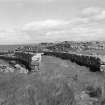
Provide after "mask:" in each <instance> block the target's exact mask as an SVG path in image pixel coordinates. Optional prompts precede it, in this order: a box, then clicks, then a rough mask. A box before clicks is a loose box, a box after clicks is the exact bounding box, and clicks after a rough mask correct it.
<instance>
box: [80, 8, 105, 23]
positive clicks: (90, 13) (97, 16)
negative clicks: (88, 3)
mask: <svg viewBox="0 0 105 105" xmlns="http://www.w3.org/2000/svg"><path fill="white" fill-rule="evenodd" d="M81 16H82V17H84V18H88V20H92V21H102V20H105V10H104V9H102V8H99V7H89V8H85V9H84V10H83V11H82V14H81Z"/></svg>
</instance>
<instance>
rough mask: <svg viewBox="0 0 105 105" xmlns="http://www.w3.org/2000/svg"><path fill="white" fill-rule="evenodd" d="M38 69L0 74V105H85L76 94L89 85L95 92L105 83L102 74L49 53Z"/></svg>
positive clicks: (104, 77)
mask: <svg viewBox="0 0 105 105" xmlns="http://www.w3.org/2000/svg"><path fill="white" fill-rule="evenodd" d="M40 71H41V72H35V73H33V74H30V75H26V74H18V73H0V105H84V104H83V102H82V101H81V100H80V99H79V98H78V97H77V98H76V96H80V94H81V92H82V91H83V90H86V89H87V87H89V86H90V87H91V89H90V90H92V89H93V90H92V92H94V93H97V92H99V90H98V87H99V89H101V87H104V83H105V76H104V74H101V73H98V72H90V71H89V69H88V68H86V67H83V66H79V65H77V64H75V63H72V62H70V61H65V60H61V59H59V58H55V57H50V56H44V57H43V59H42V64H41V66H40ZM101 95H102V94H101ZM101 95H99V93H98V99H102V98H100V97H101ZM79 103H81V104H79ZM100 103H104V98H103V99H102V101H101V102H100ZM99 105H101V104H99Z"/></svg>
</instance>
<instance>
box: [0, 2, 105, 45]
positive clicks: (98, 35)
mask: <svg viewBox="0 0 105 105" xmlns="http://www.w3.org/2000/svg"><path fill="white" fill-rule="evenodd" d="M64 40H105V0H0V44H20V43H37V42H45V41H64Z"/></svg>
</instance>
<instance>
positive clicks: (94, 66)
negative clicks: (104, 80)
mask: <svg viewBox="0 0 105 105" xmlns="http://www.w3.org/2000/svg"><path fill="white" fill-rule="evenodd" d="M44 55H49V56H55V57H59V58H61V59H66V60H70V61H72V62H75V63H77V64H79V65H83V66H87V67H89V68H90V69H91V70H92V71H100V66H101V59H100V58H99V57H98V56H91V55H83V54H77V53H64V52H63V53H60V52H44Z"/></svg>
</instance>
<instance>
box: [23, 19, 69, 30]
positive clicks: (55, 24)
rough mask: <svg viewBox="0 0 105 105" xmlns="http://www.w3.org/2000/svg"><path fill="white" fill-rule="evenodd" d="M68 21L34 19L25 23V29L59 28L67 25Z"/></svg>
mask: <svg viewBox="0 0 105 105" xmlns="http://www.w3.org/2000/svg"><path fill="white" fill-rule="evenodd" d="M67 24H68V22H66V21H63V20H43V21H33V22H30V23H27V24H25V25H24V27H23V30H42V29H51V28H59V27H62V26H63V27H64V25H67Z"/></svg>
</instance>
